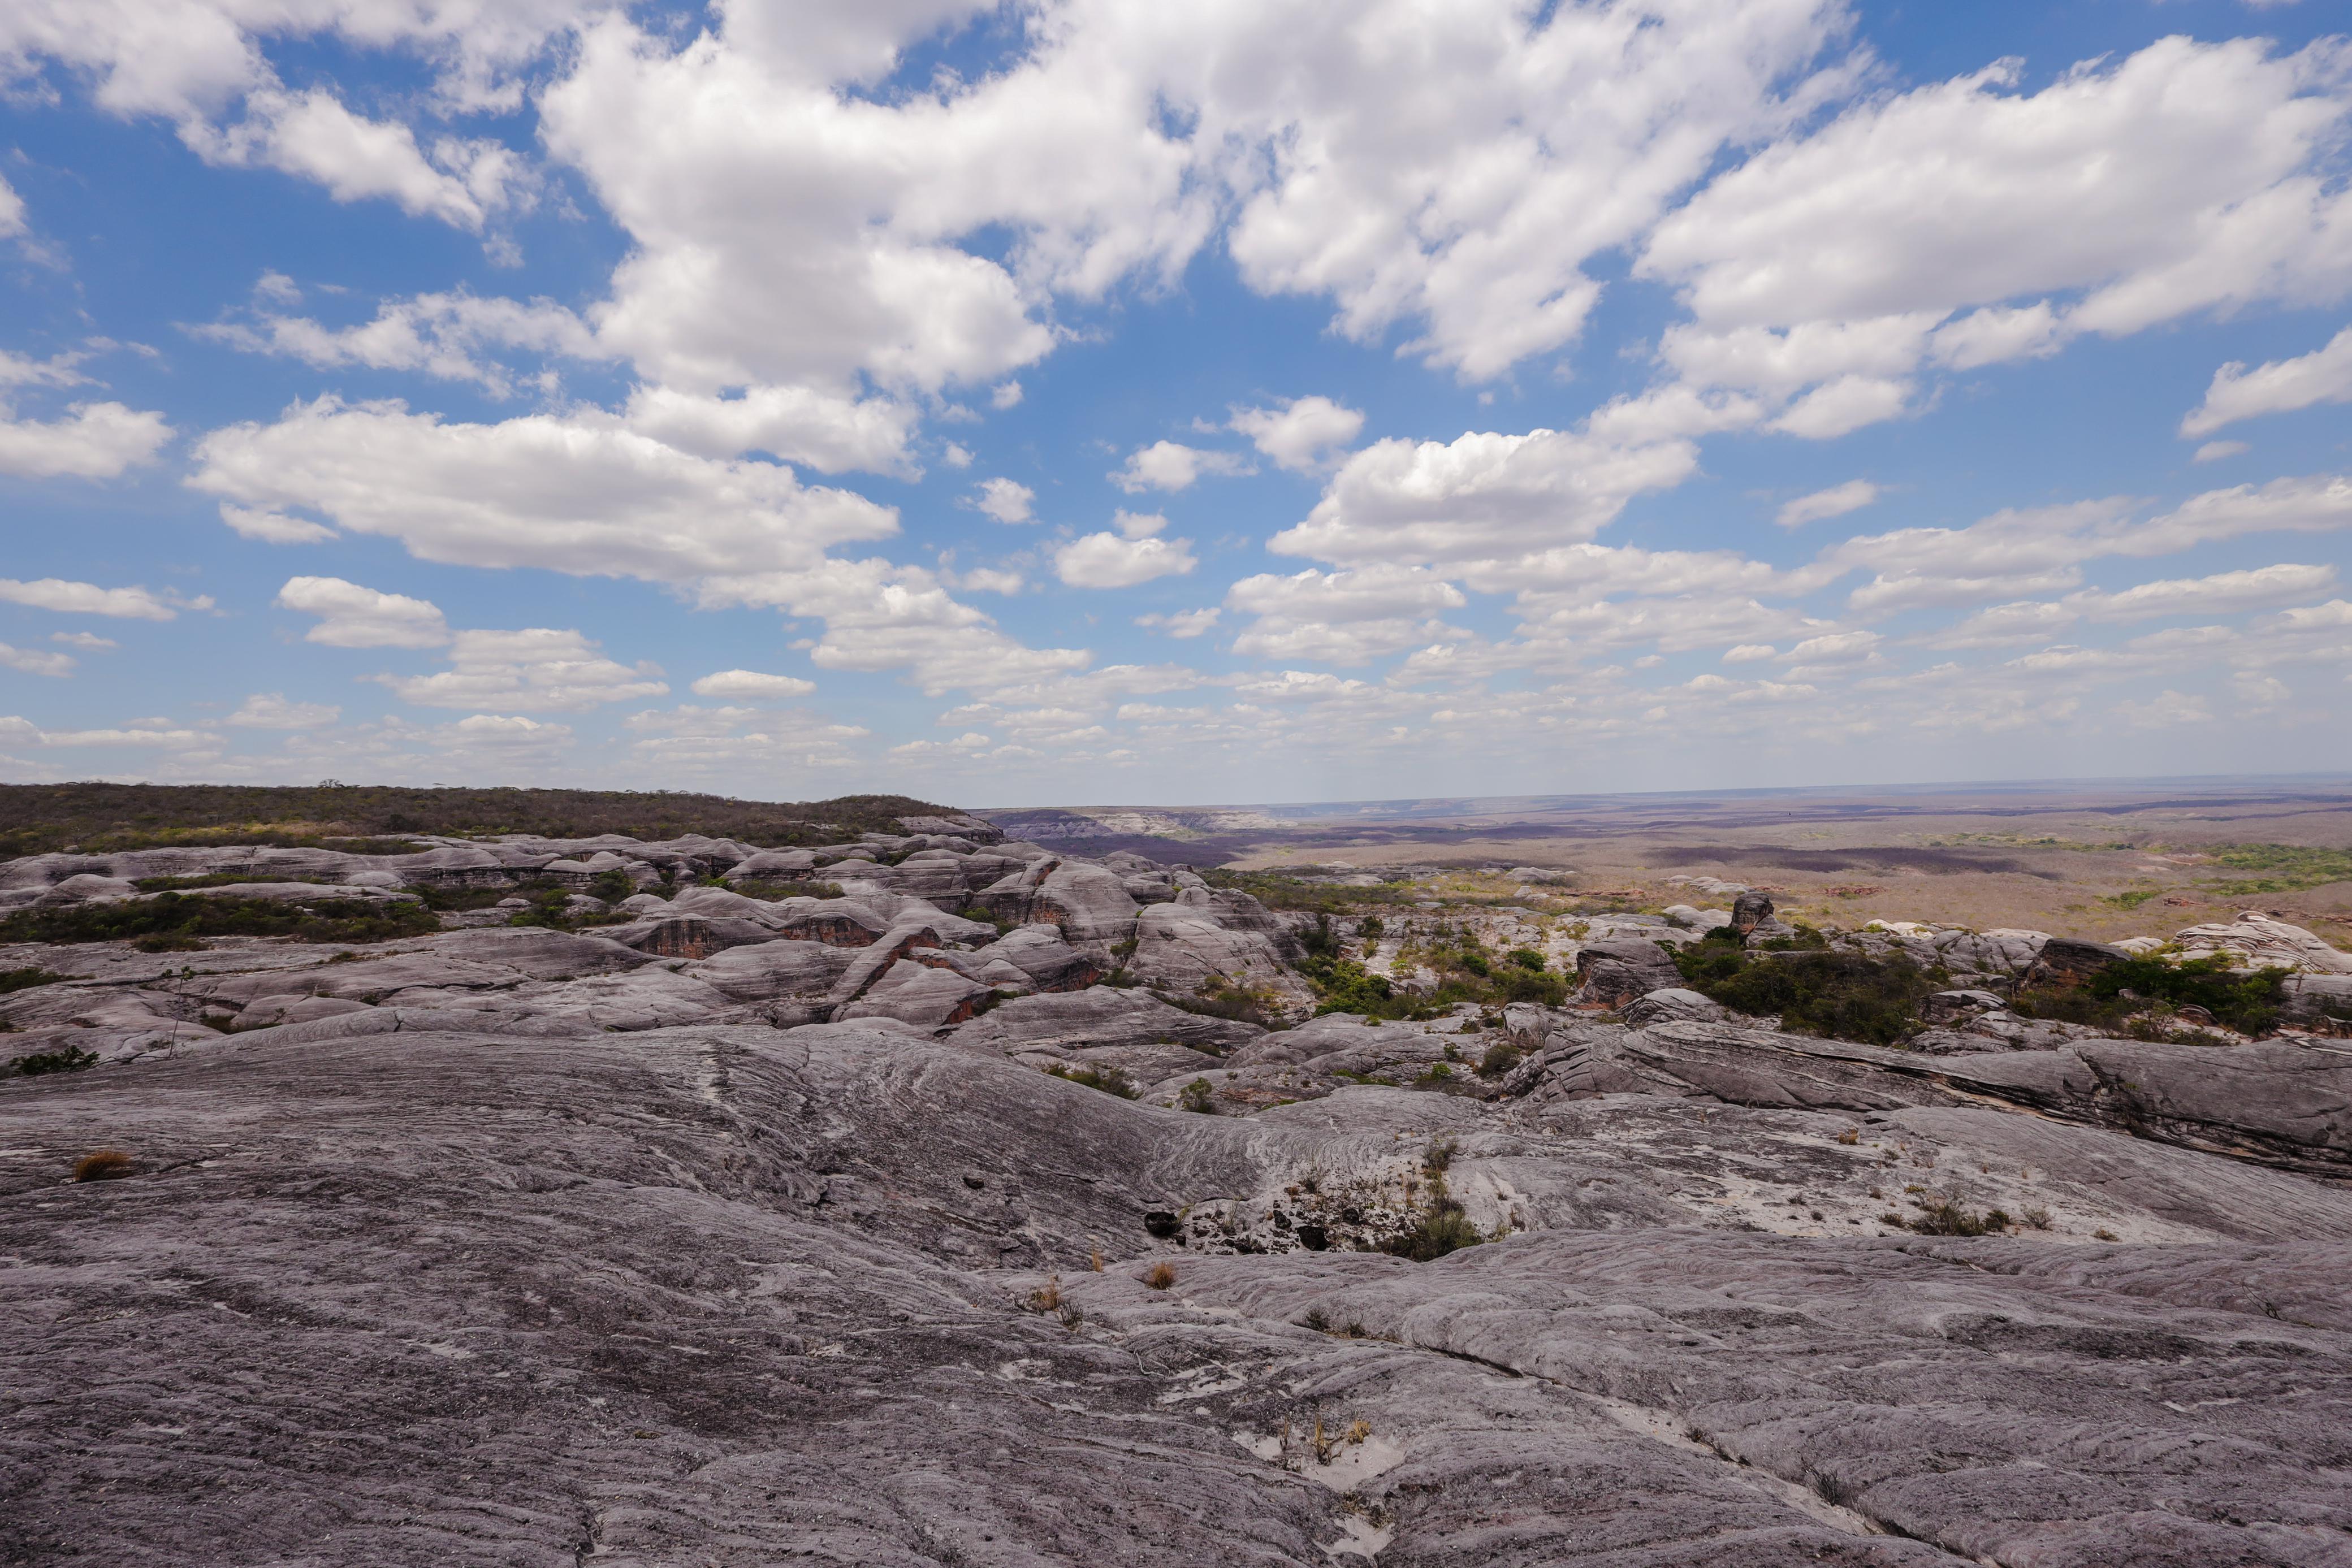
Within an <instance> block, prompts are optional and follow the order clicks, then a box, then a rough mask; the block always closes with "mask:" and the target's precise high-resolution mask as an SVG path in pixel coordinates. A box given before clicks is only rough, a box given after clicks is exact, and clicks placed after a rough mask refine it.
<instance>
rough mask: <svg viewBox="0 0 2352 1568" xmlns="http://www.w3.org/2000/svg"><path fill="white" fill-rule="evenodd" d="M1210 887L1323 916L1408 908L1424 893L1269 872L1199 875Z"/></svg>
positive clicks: (1408, 886)
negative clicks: (1354, 885)
mask: <svg viewBox="0 0 2352 1568" xmlns="http://www.w3.org/2000/svg"><path fill="white" fill-rule="evenodd" d="M1201 877H1202V881H1204V882H1206V883H1208V884H1209V885H1210V886H1211V887H1217V888H1224V889H1227V890H1229V891H1232V892H1235V893H1246V894H1249V895H1250V896H1251V897H1252V898H1255V899H1256V900H1257V901H1258V902H1259V903H1260V904H1265V906H1266V907H1267V908H1268V909H1294V910H1301V911H1306V912H1308V913H1313V914H1320V915H1327V916H1328V915H1353V914H1355V913H1356V912H1357V911H1359V910H1362V909H1377V908H1381V907H1384V906H1387V905H1391V904H1412V903H1414V902H1416V901H1417V900H1419V899H1423V898H1426V897H1427V896H1428V894H1427V892H1426V891H1425V890H1424V889H1422V888H1419V887H1416V886H1415V885H1414V884H1413V883H1409V882H1396V883H1381V884H1380V885H1378V886H1376V887H1349V886H1346V885H1344V884H1342V883H1331V882H1318V881H1315V880H1313V879H1311V878H1307V877H1301V876H1286V875H1284V874H1283V873H1280V872H1272V871H1223V870H1215V869H1212V870H1209V871H1204V872H1202V873H1201Z"/></svg>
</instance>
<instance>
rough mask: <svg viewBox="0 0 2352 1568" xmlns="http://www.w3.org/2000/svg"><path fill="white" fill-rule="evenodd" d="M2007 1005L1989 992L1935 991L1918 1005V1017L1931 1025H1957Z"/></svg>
mask: <svg viewBox="0 0 2352 1568" xmlns="http://www.w3.org/2000/svg"><path fill="white" fill-rule="evenodd" d="M2007 1005H2008V1004H2006V1003H2005V1002H2003V1001H2002V1000H2001V998H2000V997H1998V996H1996V995H1994V994H1993V993H1992V992H1990V991H1978V990H1957V991H1937V993H1936V994H1935V995H1934V996H1931V997H1929V998H1927V1000H1926V1001H1924V1002H1922V1003H1920V1004H1919V1016H1920V1017H1921V1018H1922V1019H1926V1020H1927V1022H1929V1023H1931V1024H1951V1023H1959V1022H1961V1021H1963V1020H1965V1019H1972V1018H1976V1017H1978V1016H1979V1015H1980V1014H1984V1013H1989V1012H1998V1011H2000V1009H2002V1008H2003V1007H2005V1006H2007Z"/></svg>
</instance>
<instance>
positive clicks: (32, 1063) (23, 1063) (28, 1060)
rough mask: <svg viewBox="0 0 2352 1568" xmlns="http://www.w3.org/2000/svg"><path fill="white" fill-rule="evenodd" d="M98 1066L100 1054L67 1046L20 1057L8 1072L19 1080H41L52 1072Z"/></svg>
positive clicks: (9, 1067) (74, 1046) (11, 1064)
mask: <svg viewBox="0 0 2352 1568" xmlns="http://www.w3.org/2000/svg"><path fill="white" fill-rule="evenodd" d="M97 1065H98V1052H96V1051H84V1050H82V1049H81V1048H80V1047H79V1046H78V1045H73V1044H66V1045H61V1046H59V1047H58V1049H57V1050H55V1051H35V1052H33V1053H32V1054H31V1055H29V1056H20V1057H18V1058H16V1060H15V1061H11V1062H10V1063H9V1064H8V1072H10V1073H13V1074H15V1075H16V1076H17V1077H19V1078H41V1077H45V1076H47V1074H49V1073H52V1072H79V1071H82V1070H83V1069H85V1068H90V1067H96V1066H97ZM0 1076H5V1074H0Z"/></svg>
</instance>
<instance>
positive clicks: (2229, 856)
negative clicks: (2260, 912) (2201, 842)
mask: <svg viewBox="0 0 2352 1568" xmlns="http://www.w3.org/2000/svg"><path fill="white" fill-rule="evenodd" d="M2206 853H2208V854H2210V855H2211V856H2212V858H2213V860H2214V862H2216V863H2217V864H2221V865H2224V866H2227V867H2229V868H2230V869H2231V871H2241V872H2247V871H2250V872H2254V873H2258V874H2257V875H2256V877H2255V878H2254V880H2252V881H2248V882H2233V883H2226V884H2224V885H2223V886H2221V887H2220V888H2218V889H2217V890H2216V891H2217V892H2220V893H2223V894H2231V895H2239V894H2252V893H2296V892H2300V891H2301V890H2303V889H2305V888H2307V887H2322V886H2325V885H2326V883H2331V882H2352V846H2347V847H2346V848H2343V849H2314V848H2311V847H2310V846H2308V845H2305V844H2216V845H2213V846H2212V847H2211V848H2210V849H2208V850H2207V851H2206Z"/></svg>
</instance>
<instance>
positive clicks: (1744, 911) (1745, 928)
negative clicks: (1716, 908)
mask: <svg viewBox="0 0 2352 1568" xmlns="http://www.w3.org/2000/svg"><path fill="white" fill-rule="evenodd" d="M1771 918H1772V901H1771V900H1770V899H1769V898H1767V897H1766V896H1765V895H1764V894H1760V893H1742V894H1740V895H1739V897H1738V900H1737V901H1735V902H1734V903H1733V904H1732V906H1731V928H1732V929H1733V930H1734V931H1737V932H1738V933H1739V934H1740V935H1741V936H1748V935H1749V934H1750V933H1752V932H1753V931H1755V929H1756V928H1757V927H1758V926H1759V925H1763V924H1764V923H1765V922H1766V921H1767V920H1769V919H1771Z"/></svg>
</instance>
